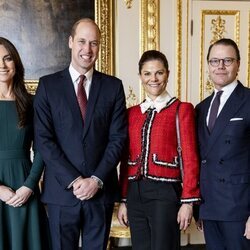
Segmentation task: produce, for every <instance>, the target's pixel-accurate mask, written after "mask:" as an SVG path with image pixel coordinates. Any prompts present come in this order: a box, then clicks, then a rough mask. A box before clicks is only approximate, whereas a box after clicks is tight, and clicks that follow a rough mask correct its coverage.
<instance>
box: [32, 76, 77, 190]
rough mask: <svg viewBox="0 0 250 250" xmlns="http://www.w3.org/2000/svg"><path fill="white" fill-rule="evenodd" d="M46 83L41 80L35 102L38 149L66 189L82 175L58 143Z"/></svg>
mask: <svg viewBox="0 0 250 250" xmlns="http://www.w3.org/2000/svg"><path fill="white" fill-rule="evenodd" d="M44 83H45V82H44V81H43V79H40V81H39V85H38V89H37V92H36V96H35V100H34V124H35V139H36V140H35V141H36V147H37V150H38V151H39V153H40V154H41V155H42V158H43V160H44V161H45V164H46V166H49V168H50V170H49V171H52V172H53V175H54V176H55V177H56V179H57V181H58V182H59V183H60V185H62V186H63V187H64V188H65V189H66V188H67V187H68V185H69V184H70V183H71V182H72V181H73V180H74V179H76V178H77V177H79V176H80V175H81V173H80V172H79V171H77V169H76V168H75V167H74V166H73V165H72V164H71V163H70V162H69V161H68V160H67V158H66V156H65V154H64V152H63V151H62V149H61V148H60V145H59V143H58V142H57V138H56V133H55V130H54V126H53V117H52V114H51V108H50V102H49V100H48V94H47V91H46V88H45V84H44Z"/></svg>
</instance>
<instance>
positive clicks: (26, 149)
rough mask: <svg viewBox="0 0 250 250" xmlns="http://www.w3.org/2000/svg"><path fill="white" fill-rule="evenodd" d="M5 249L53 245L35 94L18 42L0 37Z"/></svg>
mask: <svg viewBox="0 0 250 250" xmlns="http://www.w3.org/2000/svg"><path fill="white" fill-rule="evenodd" d="M0 138H1V139H0V221H1V223H0V250H6V249H8V250H10V249H11V250H42V249H46V250H47V249H49V246H48V240H47V239H48V238H47V236H46V235H45V234H46V233H47V232H45V231H43V229H44V230H45V229H46V228H45V227H46V214H45V210H44V208H43V207H42V204H41V203H40V201H39V188H38V182H39V179H40V176H41V173H42V171H43V161H42V159H41V157H40V155H39V154H38V153H34V159H33V162H32V161H31V159H30V149H31V147H32V144H33V105H32V96H31V95H30V94H29V93H28V92H27V90H26V88H25V84H24V67H23V64H22V61H21V58H20V56H19V53H18V51H17V50H16V48H15V46H14V45H13V44H12V43H11V42H10V41H9V40H7V39H5V38H3V37H0Z"/></svg>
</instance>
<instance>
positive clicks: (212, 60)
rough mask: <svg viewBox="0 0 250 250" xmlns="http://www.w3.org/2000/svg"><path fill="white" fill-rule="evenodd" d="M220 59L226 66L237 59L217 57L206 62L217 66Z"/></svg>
mask: <svg viewBox="0 0 250 250" xmlns="http://www.w3.org/2000/svg"><path fill="white" fill-rule="evenodd" d="M220 61H222V62H223V65H225V66H226V67H228V66H230V65H231V64H232V63H233V62H234V61H237V59H235V58H232V57H226V58H224V59H219V58H212V59H210V60H209V61H208V63H209V64H210V65H211V66H212V67H218V66H219V65H220Z"/></svg>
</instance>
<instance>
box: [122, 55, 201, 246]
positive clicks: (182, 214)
mask: <svg viewBox="0 0 250 250" xmlns="http://www.w3.org/2000/svg"><path fill="white" fill-rule="evenodd" d="M139 74H140V78H141V82H142V85H143V87H144V90H145V92H146V99H145V100H144V102H143V103H141V104H140V105H137V106H134V107H132V108H130V109H128V124H129V131H128V132H129V140H128V147H127V150H128V152H127V153H126V154H125V155H126V157H125V159H124V160H123V161H122V164H121V168H120V184H121V192H122V202H121V204H120V207H119V211H118V219H119V221H120V223H121V224H122V225H125V226H128V224H129V225H130V230H131V240H132V247H133V249H135V250H140V249H141V250H161V249H162V250H163V249H164V250H177V249H180V230H185V229H187V227H188V226H189V224H190V221H191V219H192V213H193V207H192V205H193V203H194V202H198V201H199V200H200V191H199V187H198V179H199V165H198V155H197V145H196V132H195V117H194V108H193V106H192V104H190V103H184V102H182V103H181V102H180V101H179V100H178V99H176V98H172V97H170V95H169V94H168V92H167V91H166V85H167V81H168V76H169V70H168V61H167V59H166V57H165V55H164V54H162V53H161V52H159V51H156V50H150V51H146V52H144V54H143V55H142V57H141V59H140V61H139ZM178 105H180V107H179V121H180V122H179V124H180V133H181V146H182V158H183V166H184V171H183V172H184V177H183V182H182V184H181V181H182V180H181V172H180V167H179V162H178V154H177V136H176V110H177V106H178Z"/></svg>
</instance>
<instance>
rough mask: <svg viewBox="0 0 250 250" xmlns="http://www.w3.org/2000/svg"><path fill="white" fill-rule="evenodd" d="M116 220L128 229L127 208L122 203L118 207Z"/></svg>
mask: <svg viewBox="0 0 250 250" xmlns="http://www.w3.org/2000/svg"><path fill="white" fill-rule="evenodd" d="M117 218H118V221H119V222H120V224H121V225H122V226H125V227H128V215H127V206H126V204H125V203H124V202H122V203H120V205H119V208H118V213H117Z"/></svg>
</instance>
